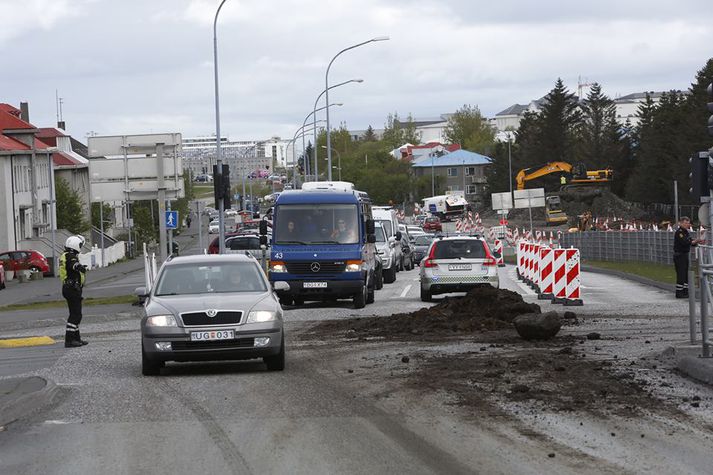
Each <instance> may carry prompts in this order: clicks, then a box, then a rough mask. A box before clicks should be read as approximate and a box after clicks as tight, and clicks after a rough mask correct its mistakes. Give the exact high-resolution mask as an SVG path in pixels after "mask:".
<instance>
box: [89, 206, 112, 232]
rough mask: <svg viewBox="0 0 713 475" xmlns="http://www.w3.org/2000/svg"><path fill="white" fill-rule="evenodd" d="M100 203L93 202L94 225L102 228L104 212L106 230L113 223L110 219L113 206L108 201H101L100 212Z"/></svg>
mask: <svg viewBox="0 0 713 475" xmlns="http://www.w3.org/2000/svg"><path fill="white" fill-rule="evenodd" d="M99 205H100V204H99V203H92V226H94V227H95V228H97V229H101V223H100V220H101V216H102V213H103V214H104V231H106V230H107V229H109V228H111V227H112V225H113V224H112V223H111V221H110V218H111V215H112V211H113V209H112V207H111V205H109V204H108V203H101V206H102V208H103V209H102V213H100V212H99V209H100V208H99Z"/></svg>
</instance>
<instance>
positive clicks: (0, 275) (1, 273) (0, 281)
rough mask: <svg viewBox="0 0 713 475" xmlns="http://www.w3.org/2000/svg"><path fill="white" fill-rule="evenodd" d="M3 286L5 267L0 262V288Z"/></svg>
mask: <svg viewBox="0 0 713 475" xmlns="http://www.w3.org/2000/svg"><path fill="white" fill-rule="evenodd" d="M4 288H5V267H3V265H2V262H0V290H2V289H4Z"/></svg>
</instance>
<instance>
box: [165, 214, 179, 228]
mask: <svg viewBox="0 0 713 475" xmlns="http://www.w3.org/2000/svg"><path fill="white" fill-rule="evenodd" d="M177 227H178V211H166V229H176V228H177Z"/></svg>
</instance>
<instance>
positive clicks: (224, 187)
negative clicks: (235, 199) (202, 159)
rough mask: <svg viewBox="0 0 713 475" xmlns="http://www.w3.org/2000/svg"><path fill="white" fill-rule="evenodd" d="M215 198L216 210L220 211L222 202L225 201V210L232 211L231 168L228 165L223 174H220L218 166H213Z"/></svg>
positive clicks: (225, 166)
mask: <svg viewBox="0 0 713 475" xmlns="http://www.w3.org/2000/svg"><path fill="white" fill-rule="evenodd" d="M213 196H214V199H215V209H220V200H223V209H230V168H229V167H228V165H226V164H223V168H222V171H221V173H218V165H213Z"/></svg>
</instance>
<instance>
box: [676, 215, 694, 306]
mask: <svg viewBox="0 0 713 475" xmlns="http://www.w3.org/2000/svg"><path fill="white" fill-rule="evenodd" d="M691 246H695V244H693V237H692V236H691V233H689V232H688V230H687V229H686V228H683V227H680V226H679V228H678V229H677V230H676V233H675V234H674V237H673V265H674V266H675V267H676V298H685V297H688V254H689V253H690V252H691Z"/></svg>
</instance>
